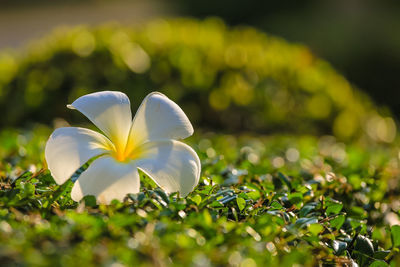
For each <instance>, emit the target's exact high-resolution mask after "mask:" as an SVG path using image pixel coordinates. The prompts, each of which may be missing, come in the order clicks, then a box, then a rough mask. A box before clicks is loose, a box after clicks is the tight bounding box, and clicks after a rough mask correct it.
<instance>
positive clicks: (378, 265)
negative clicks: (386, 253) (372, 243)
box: [369, 260, 389, 267]
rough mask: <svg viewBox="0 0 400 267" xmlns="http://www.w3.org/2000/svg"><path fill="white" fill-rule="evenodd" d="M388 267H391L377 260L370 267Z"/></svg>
mask: <svg viewBox="0 0 400 267" xmlns="http://www.w3.org/2000/svg"><path fill="white" fill-rule="evenodd" d="M387 266H389V265H388V264H387V263H386V262H384V261H380V260H376V261H374V262H373V263H371V264H370V265H369V267H387Z"/></svg>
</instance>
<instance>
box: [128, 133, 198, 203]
mask: <svg viewBox="0 0 400 267" xmlns="http://www.w3.org/2000/svg"><path fill="white" fill-rule="evenodd" d="M140 150H141V151H142V152H141V153H143V154H142V158H141V159H139V160H136V165H137V166H138V168H139V169H141V170H142V171H143V172H145V173H146V174H147V175H148V176H150V177H151V178H152V179H153V180H154V181H155V182H156V183H157V184H158V185H159V186H160V187H161V188H162V189H163V190H165V191H166V192H167V193H172V192H177V191H178V192H179V193H180V194H181V196H186V195H187V194H189V193H190V192H191V191H193V189H194V187H195V186H196V185H197V184H198V182H199V178H200V171H201V164H200V159H199V157H198V156H197V154H196V152H195V151H194V150H193V149H192V148H191V147H189V146H188V145H186V144H184V143H182V142H179V141H174V140H162V141H153V142H148V143H146V144H144V145H142V146H141V147H140Z"/></svg>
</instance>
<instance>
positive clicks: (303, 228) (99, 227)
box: [0, 126, 400, 266]
mask: <svg viewBox="0 0 400 267" xmlns="http://www.w3.org/2000/svg"><path fill="white" fill-rule="evenodd" d="M50 132H51V129H48V128H46V127H42V126H40V127H36V128H35V129H34V130H32V131H25V132H18V131H15V130H8V131H5V130H3V131H2V132H1V133H0V147H1V150H0V159H1V161H0V240H1V242H0V263H1V265H7V266H23V265H26V264H28V265H38V266H41V265H51V266H58V265H68V266H76V265H77V264H79V265H80V266H94V265H96V266H97V265H106V266H111V265H112V266H122V265H127V266H210V265H215V266H226V265H230V266H293V265H294V264H297V266H299V265H304V266H318V265H324V266H325V265H326V266H335V265H338V266H343V265H347V266H355V265H354V264H358V265H359V266H387V265H388V264H390V265H391V266H396V264H400V256H399V254H398V251H399V249H398V247H399V246H400V226H392V227H390V225H391V224H396V223H398V222H399V218H398V212H399V209H400V200H399V197H398V195H399V189H400V188H399V179H398V176H399V170H400V167H399V154H398V153H399V150H398V148H395V146H394V145H392V146H386V145H378V144H373V143H370V142H368V141H362V140H361V141H358V142H355V143H353V144H351V145H345V144H343V143H338V142H337V141H336V140H335V138H333V137H329V136H325V137H321V138H316V137H311V136H302V137H299V136H296V137H291V136H265V137H259V136H257V137H255V136H244V135H242V136H237V137H235V136H231V135H221V134H218V135H217V134H213V133H197V135H196V136H194V137H192V138H190V139H189V141H188V143H189V144H190V145H192V146H193V147H194V148H195V150H196V151H197V152H198V153H199V155H200V158H201V160H202V165H203V171H202V176H201V181H200V184H199V186H198V187H197V188H196V190H195V191H194V192H192V193H191V194H190V195H189V196H188V197H186V198H184V199H183V198H179V197H177V196H176V195H172V196H166V195H165V194H164V193H163V192H162V191H161V190H159V189H157V188H156V187H155V185H154V184H153V183H152V182H151V181H150V180H149V179H148V178H146V177H145V176H144V174H143V175H142V189H141V193H139V194H137V195H130V196H129V197H127V198H126V201H125V202H124V203H120V202H114V203H113V204H112V205H110V206H97V205H95V201H94V199H93V198H91V197H87V198H85V200H84V201H82V203H76V202H74V201H72V200H71V198H70V196H69V193H70V190H71V185H72V182H71V181H69V182H67V183H66V184H64V185H62V186H58V185H56V184H55V182H54V180H53V178H52V177H51V175H50V174H49V172H48V170H46V168H45V163H44V159H43V147H44V144H45V141H46V139H47V137H48V135H49V134H50Z"/></svg>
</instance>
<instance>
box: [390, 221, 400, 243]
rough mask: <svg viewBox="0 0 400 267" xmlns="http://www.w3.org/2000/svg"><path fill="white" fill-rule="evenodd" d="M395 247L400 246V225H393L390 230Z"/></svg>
mask: <svg viewBox="0 0 400 267" xmlns="http://www.w3.org/2000/svg"><path fill="white" fill-rule="evenodd" d="M390 232H391V234H392V244H393V247H398V246H400V225H393V226H392V228H391V229H390Z"/></svg>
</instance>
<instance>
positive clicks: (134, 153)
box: [112, 147, 143, 162]
mask: <svg viewBox="0 0 400 267" xmlns="http://www.w3.org/2000/svg"><path fill="white" fill-rule="evenodd" d="M142 154H143V151H142V149H141V148H140V147H137V148H135V149H133V150H130V151H129V150H127V149H126V148H125V147H122V148H120V149H117V148H116V149H115V150H114V151H113V153H112V155H113V157H114V158H115V159H116V160H118V161H121V162H127V161H129V160H133V159H137V158H139V157H141V156H142Z"/></svg>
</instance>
